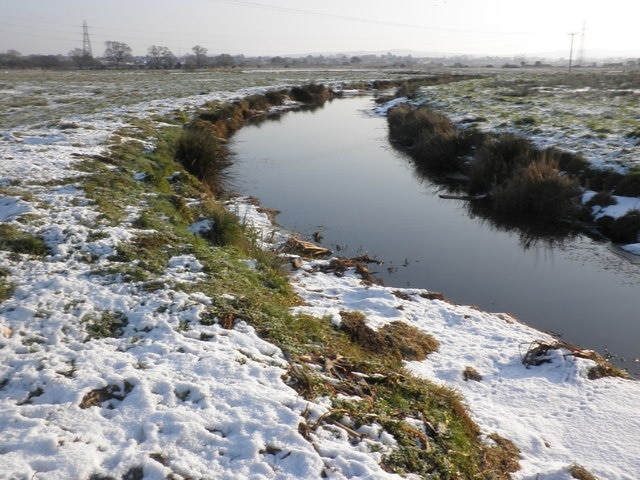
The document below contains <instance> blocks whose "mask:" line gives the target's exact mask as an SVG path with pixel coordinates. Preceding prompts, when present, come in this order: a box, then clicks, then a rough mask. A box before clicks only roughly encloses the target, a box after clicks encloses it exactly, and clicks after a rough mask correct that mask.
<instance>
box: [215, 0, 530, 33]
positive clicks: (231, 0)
mask: <svg viewBox="0 0 640 480" xmlns="http://www.w3.org/2000/svg"><path fill="white" fill-rule="evenodd" d="M210 1H212V2H216V3H225V4H227V5H236V6H242V7H249V8H260V9H263V10H271V11H278V12H286V13H293V14H298V15H306V16H311V17H321V18H330V19H335V20H347V21H351V22H359V23H369V24H374V25H386V26H390V27H402V28H413V29H419V30H432V31H440V32H453V33H478V34H488V35H533V34H536V32H491V31H482V30H465V29H456V28H441V27H432V26H427V25H417V24H411V23H400V22H389V21H386V20H376V19H370V18H362V17H352V16H348V15H338V14H335V13H324V12H318V11H314V10H305V9H300V8H291V7H280V6H277V5H269V4H266V3H258V2H250V1H245V0H210Z"/></svg>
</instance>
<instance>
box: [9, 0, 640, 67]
mask: <svg viewBox="0 0 640 480" xmlns="http://www.w3.org/2000/svg"><path fill="white" fill-rule="evenodd" d="M83 20H86V21H87V24H88V26H89V34H90V39H91V45H92V49H93V54H94V56H100V55H102V53H103V52H104V42H105V41H107V40H112V41H119V42H125V43H127V44H128V45H130V46H131V47H132V49H133V53H134V54H135V55H144V54H146V53H147V49H148V47H149V46H151V45H159V46H165V47H168V48H169V49H171V51H172V52H173V53H174V54H176V55H181V54H184V53H188V52H190V51H191V48H192V47H193V46H194V45H201V46H203V47H205V48H207V49H208V52H209V54H210V55H217V54H220V53H229V54H232V55H235V54H240V53H243V54H245V55H289V54H300V53H318V52H338V53H339V52H348V53H350V52H357V51H394V50H399V49H403V50H413V51H415V52H438V53H443V54H474V55H482V54H496V55H510V56H511V55H520V54H535V53H542V54H549V56H551V54H553V56H556V57H557V56H564V57H568V56H569V49H570V44H571V36H570V35H569V34H570V33H571V32H575V33H577V35H575V37H573V38H574V55H576V54H577V52H578V51H579V49H580V47H581V45H584V51H585V58H587V59H588V58H589V56H590V55H591V56H594V55H596V54H597V55H598V56H600V55H601V54H602V53H603V52H605V53H607V54H609V53H612V52H616V53H620V54H622V55H627V56H633V57H640V33H639V32H640V29H639V28H638V26H637V24H638V22H639V21H640V1H639V0H608V1H595V0H524V1H523V0H321V1H319V0H315V1H310V0H255V1H240V0H0V52H4V51H6V50H9V49H13V50H17V51H19V52H20V53H22V54H23V55H27V54H32V53H42V54H58V53H60V54H67V53H68V52H69V51H71V50H72V49H74V48H81V47H82V22H83ZM583 25H584V26H585V27H586V28H585V32H586V35H585V36H584V42H583V41H582V36H581V35H580V34H581V32H582V29H583Z"/></svg>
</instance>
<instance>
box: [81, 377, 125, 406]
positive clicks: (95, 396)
mask: <svg viewBox="0 0 640 480" xmlns="http://www.w3.org/2000/svg"><path fill="white" fill-rule="evenodd" d="M131 390H133V385H132V384H131V383H129V382H127V381H126V380H125V382H124V384H123V385H107V386H106V387H103V388H96V389H95V390H91V391H90V392H88V393H87V394H85V396H84V397H82V401H81V402H80V408H83V409H86V408H90V407H100V406H102V404H103V403H105V402H110V401H111V400H117V401H122V400H124V398H125V397H126V396H127V395H128V394H129V393H131ZM106 407H107V408H110V409H112V408H114V407H115V404H114V403H108V404H107V405H106Z"/></svg>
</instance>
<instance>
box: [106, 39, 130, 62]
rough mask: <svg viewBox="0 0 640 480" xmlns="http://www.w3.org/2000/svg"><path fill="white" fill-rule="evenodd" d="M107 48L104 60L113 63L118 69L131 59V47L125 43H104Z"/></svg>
mask: <svg viewBox="0 0 640 480" xmlns="http://www.w3.org/2000/svg"><path fill="white" fill-rule="evenodd" d="M104 44H105V46H106V48H105V51H104V58H105V59H106V60H107V61H109V62H111V63H113V64H114V65H115V67H116V68H120V65H121V64H122V63H124V62H126V61H127V60H129V59H130V58H131V47H130V46H129V45H127V44H126V43H123V42H111V41H107V42H104Z"/></svg>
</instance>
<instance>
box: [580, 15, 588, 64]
mask: <svg viewBox="0 0 640 480" xmlns="http://www.w3.org/2000/svg"><path fill="white" fill-rule="evenodd" d="M586 33H587V32H586V27H585V23H584V22H582V31H581V32H580V50H578V65H580V66H581V67H584V37H585V36H586Z"/></svg>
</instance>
